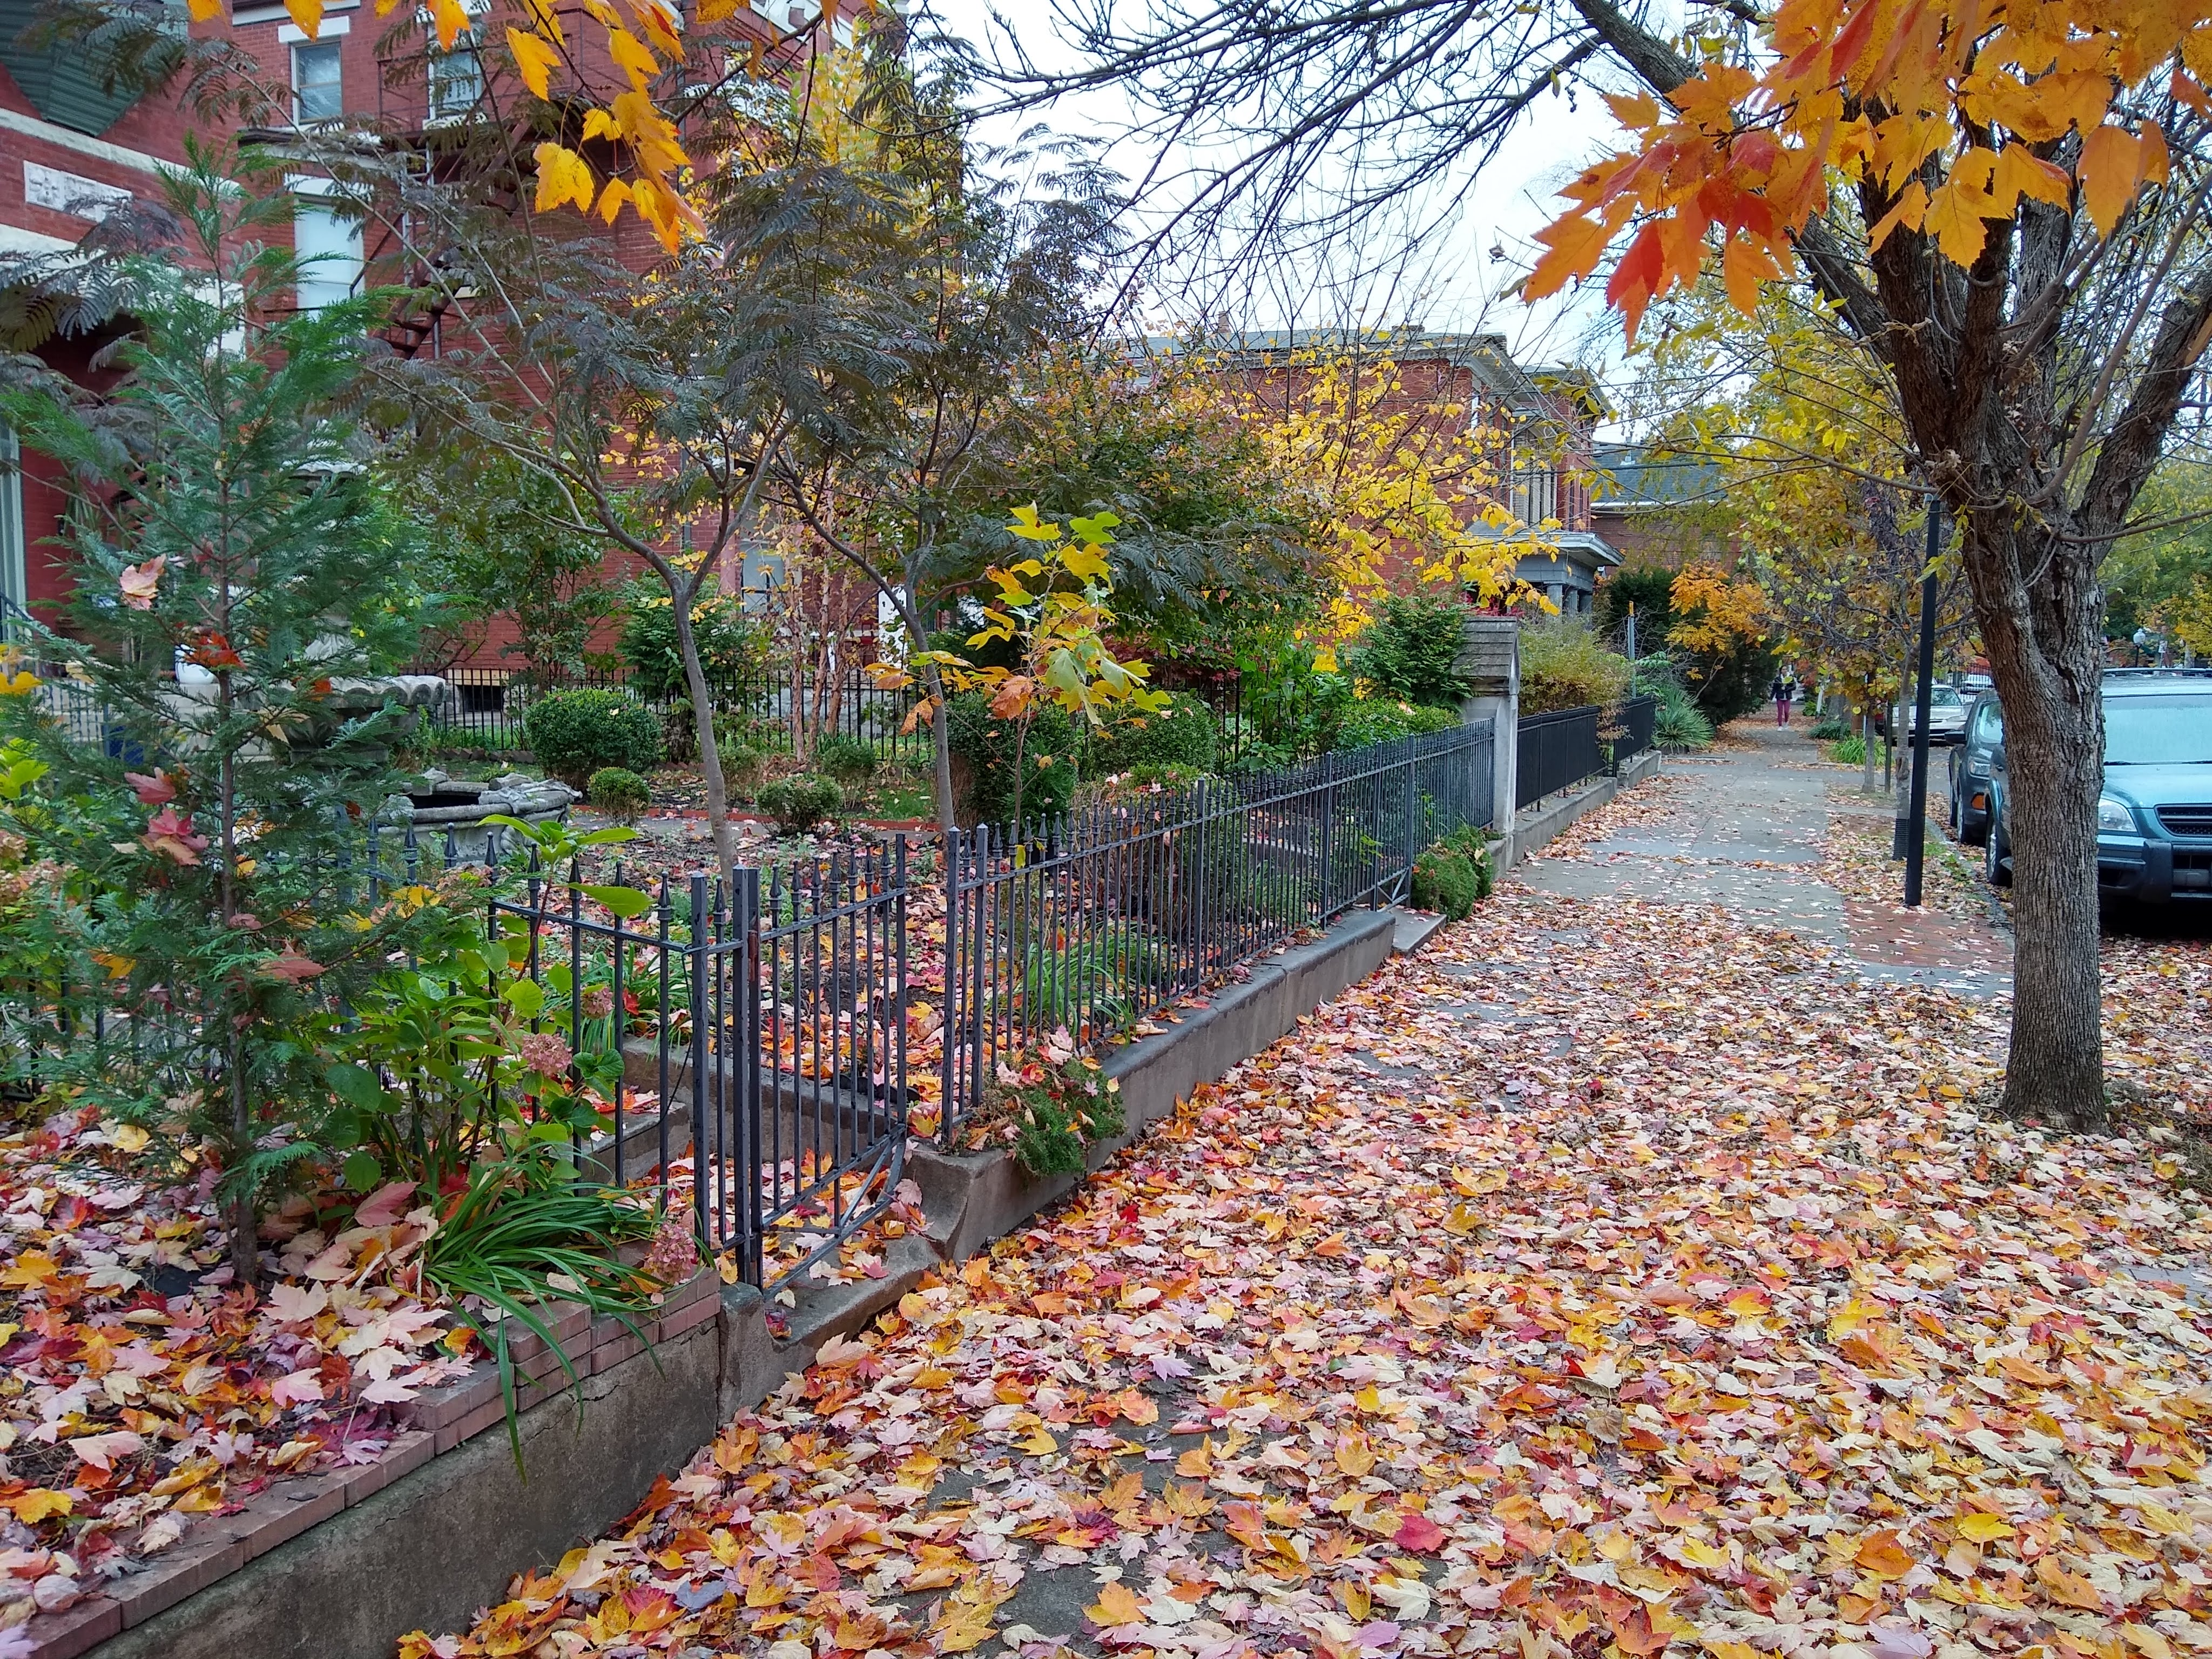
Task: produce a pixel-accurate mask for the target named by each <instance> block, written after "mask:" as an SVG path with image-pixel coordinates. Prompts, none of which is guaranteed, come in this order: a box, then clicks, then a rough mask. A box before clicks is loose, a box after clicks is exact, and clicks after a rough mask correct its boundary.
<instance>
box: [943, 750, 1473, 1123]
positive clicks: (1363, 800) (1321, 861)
mask: <svg viewBox="0 0 2212 1659" xmlns="http://www.w3.org/2000/svg"><path fill="white" fill-rule="evenodd" d="M1493 740H1494V739H1493V733H1492V727H1491V726H1490V723H1489V722H1487V721H1485V722H1482V723H1480V724H1479V725H1473V726H1461V727H1458V728H1455V729H1454V730H1452V731H1449V732H1436V733H1432V734H1431V735H1429V736H1426V737H1419V738H1404V739H1401V741H1399V742H1396V743H1389V744H1378V745H1376V746H1375V747H1373V748H1370V749H1364V750H1352V751H1350V752H1347V753H1342V754H1334V755H1328V756H1324V757H1322V758H1321V759H1319V760H1317V761H1315V762H1313V763H1310V764H1308V765H1305V766H1301V767H1297V768H1293V769H1288V770H1284V771H1278V772H1270V773H1261V774H1255V775H1248V776H1241V777H1231V778H1229V779H1226V780H1222V781H1211V782H1207V783H1204V784H1201V785H1200V786H1198V787H1194V788H1191V789H1187V790H1182V791H1175V792H1157V793H1134V794H1132V795H1130V796H1127V797H1126V798H1122V799H1110V800H1106V801H1102V802H1100V803H1098V804H1097V805H1093V806H1091V807H1090V808H1088V809H1086V810H1085V811H1081V812H1079V813H1077V814H1075V815H1073V816H1072V817H1066V818H1060V819H1057V820H1054V821H1053V822H1051V823H1045V824H1040V825H1032V826H1028V827H1025V828H1024V829H1021V830H1019V831H1018V832H1017V831H1013V830H995V829H990V828H988V827H984V828H979V829H974V830H969V831H963V832H959V833H957V834H955V835H954V836H951V837H950V838H949V848H948V852H947V854H946V858H945V950H944V976H943V979H942V981H941V982H940V983H939V984H938V985H936V986H933V987H931V988H933V989H934V990H935V991H937V993H938V994H939V995H940V996H941V998H942V1013H943V1018H944V1036H943V1052H942V1054H941V1057H940V1060H939V1078H938V1088H939V1102H940V1105H941V1109H942V1129H943V1133H944V1134H945V1137H946V1138H947V1140H948V1142H951V1141H952V1140H953V1139H955V1138H956V1137H957V1134H958V1133H959V1131H960V1129H961V1127H962V1125H963V1122H964V1121H966V1120H967V1119H969V1117H970V1116H972V1115H974V1114H975V1112H976V1111H977V1110H978V1109H980V1108H981V1106H983V1105H984V1104H985V1103H987V1099H988V1097H989V1095H990V1091H991V1089H992V1087H993V1085H994V1079H995V1078H996V1075H997V1066H998V1064H999V1062H1000V1060H1002V1059H1005V1058H1009V1057H1012V1056H1013V1055H1016V1054H1022V1053H1026V1052H1028V1051H1030V1050H1032V1049H1034V1048H1036V1046H1037V1045H1038V1044H1039V1043H1040V1042H1042V1041H1043V1040H1044V1039H1045V1038H1046V1037H1047V1036H1049V1035H1051V1034H1054V1033H1056V1032H1058V1031H1060V1030H1063V1029H1064V1030H1066V1033H1067V1035H1068V1037H1069V1039H1070V1040H1071V1041H1072V1042H1075V1043H1077V1044H1079V1045H1084V1046H1090V1045H1095V1044H1096V1043H1097V1042H1101V1041H1103V1039H1105V1038H1107V1037H1109V1036H1116V1035H1121V1034H1125V1033H1127V1031H1128V1030H1130V1029H1131V1028H1133V1026H1135V1025H1136V1024H1138V1022H1139V1021H1140V1020H1142V1019H1144V1018H1146V1017H1147V1016H1149V1015H1151V1014H1153V1013H1156V1012H1159V1011H1160V1010H1161V1009H1164V1008H1165V1007H1168V1006H1171V1005H1172V1004H1174V1003H1176V1002H1177V1001H1179V1000H1182V999H1183V998H1185V997H1187V996H1188V995H1190V994H1193V993H1194V992H1196V991H1199V990H1200V989H1202V988H1204V987H1206V986H1208V985H1210V984H1212V983H1214V982H1216V981H1218V980H1219V979H1220V978H1221V977H1222V976H1223V975H1225V974H1226V973H1228V972H1229V971H1230V970H1231V969H1234V968H1236V967H1237V966H1238V965H1240V964H1242V963H1247V962H1249V961H1251V960H1253V959H1255V958H1256V957H1261V956H1263V955H1265V954H1267V952H1268V951H1273V950H1276V949H1278V948H1279V947H1280V946H1282V945H1285V944H1286V943H1288V942H1289V941H1291V939H1295V938H1297V936H1298V935H1300V934H1301V933H1305V932H1307V931H1308V930H1310V929H1312V928H1315V927H1321V926H1323V925H1325V924H1326V923H1328V922H1329V921H1334V919H1335V918H1337V917H1338V916H1340V915H1344V914H1345V913H1346V911H1349V910H1352V909H1354V908H1358V907H1359V906H1362V905H1381V904H1387V903H1392V902H1398V901H1401V900H1402V899H1403V898H1405V897H1406V896H1407V889H1408V887H1409V885H1410V883H1411V879H1412V874H1413V862H1414V860H1416V859H1418V858H1419V856H1420V854H1421V853H1422V852H1423V851H1424V850H1425V848H1428V847H1429V846H1430V845H1431V843H1432V842H1435V841H1436V840H1437V839H1438V838H1439V837H1441V836H1445V835H1448V834H1449V833H1450V832H1451V831H1453V830H1454V829H1458V828H1460V827H1462V826H1481V825H1486V824H1488V823H1490V822H1491V820H1492V802H1491V799H1490V780H1491V760H1490V752H1491V745H1492V742H1493Z"/></svg>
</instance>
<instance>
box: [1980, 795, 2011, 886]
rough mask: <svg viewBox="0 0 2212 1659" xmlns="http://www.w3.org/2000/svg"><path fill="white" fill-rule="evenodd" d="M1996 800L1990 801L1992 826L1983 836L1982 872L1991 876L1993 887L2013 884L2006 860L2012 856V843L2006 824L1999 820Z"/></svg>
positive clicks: (1993, 798)
mask: <svg viewBox="0 0 2212 1659" xmlns="http://www.w3.org/2000/svg"><path fill="white" fill-rule="evenodd" d="M1996 806H1997V804H1996V799H1995V797H1992V798H1991V799H1990V827H1989V830H1988V832H1987V833H1986V834H1985V835H1984V836H1983V837H1982V873H1983V874H1984V875H1985V876H1987V877H1988V878H1990V886H1992V887H2009V886H2011V885H2012V871H2011V870H2010V869H2009V868H2008V867H2007V866H2006V864H2005V860H2007V859H2008V858H2010V857H2011V856H2012V843H2011V842H2010V841H2009V840H2008V838H2007V837H2006V836H2005V832H2004V825H2003V823H2002V822H2000V821H1999V819H1998V817H1997V812H1996Z"/></svg>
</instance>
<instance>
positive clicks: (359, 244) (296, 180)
mask: <svg viewBox="0 0 2212 1659" xmlns="http://www.w3.org/2000/svg"><path fill="white" fill-rule="evenodd" d="M285 183H286V184H287V185H289V187H290V189H291V191H292V195H293V197H295V201H296V203H297V204H298V205H297V206H295V209H294V219H293V246H294V248H295V251H296V250H297V247H298V243H299V228H298V226H299V219H298V215H299V214H300V213H301V211H308V212H314V211H320V212H322V213H323V214H324V215H325V216H326V217H328V218H330V219H331V220H333V221H337V215H335V214H332V213H331V212H330V211H329V210H328V209H326V208H325V209H317V208H316V207H315V206H314V205H313V204H316V203H319V202H332V201H339V200H343V197H344V194H345V192H344V190H343V187H342V186H340V185H338V184H337V181H336V180H334V179H319V178H314V177H313V176H310V175H307V174H302V173H294V174H293V175H292V176H291V177H290V178H289V179H286V180H285ZM345 223H347V224H348V225H349V228H350V230H351V231H352V243H353V249H352V255H353V277H352V280H351V281H350V282H349V283H347V284H346V292H345V294H344V295H343V296H341V297H343V298H348V299H349V298H351V297H352V296H353V295H354V294H355V293H356V291H357V290H358V289H359V288H360V285H361V280H362V273H363V271H364V270H366V269H367V266H368V257H367V252H366V249H365V247H364V243H365V242H366V240H367V238H366V237H365V236H364V234H363V231H364V227H363V225H362V222H360V221H359V220H352V221H346V222H345ZM334 268H335V262H334V261H332V260H331V259H328V258H325V260H324V261H323V263H322V264H321V265H320V266H319V270H321V271H328V270H333V269H334ZM307 280H308V281H309V282H311V283H331V278H330V277H328V276H321V275H319V274H317V273H314V272H310V273H308V274H307ZM293 300H294V302H295V304H296V305H298V306H299V307H300V309H301V310H302V311H320V310H321V309H322V308H323V307H324V306H325V305H329V304H331V303H333V301H329V300H324V301H319V302H317V303H316V304H314V305H309V304H308V303H307V297H306V292H305V289H295V291H294V294H293Z"/></svg>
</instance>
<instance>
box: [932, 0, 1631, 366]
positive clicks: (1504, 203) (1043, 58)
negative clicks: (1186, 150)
mask: <svg viewBox="0 0 2212 1659" xmlns="http://www.w3.org/2000/svg"><path fill="white" fill-rule="evenodd" d="M1127 3H1128V4H1129V5H1130V6H1131V7H1132V9H1141V8H1142V7H1143V5H1144V0H1127ZM996 9H997V10H998V11H999V12H1000V15H1002V16H1004V17H1006V18H1007V19H1008V20H1010V21H1011V22H1012V27H1014V29H1015V30H1016V32H1017V34H1018V38H1019V40H1020V41H1021V44H1022V46H1024V49H1025V50H1026V51H1027V52H1028V53H1029V54H1030V57H1031V58H1033V59H1035V60H1036V61H1037V62H1038V63H1040V64H1044V65H1048V66H1052V67H1060V66H1065V65H1067V64H1070V63H1071V62H1072V61H1073V60H1072V56H1071V54H1070V53H1069V52H1067V50H1066V47H1065V46H1064V45H1063V44H1062V43H1061V42H1060V41H1059V40H1056V39H1055V38H1054V33H1053V29H1052V25H1051V18H1050V15H1049V12H1048V8H1047V7H1046V6H1044V5H1043V4H1041V3H1038V0H1027V3H1024V0H997V7H996ZM933 10H934V11H935V13H936V15H937V16H938V17H939V19H940V20H941V21H943V22H944V23H945V25H946V26H947V27H950V28H951V29H952V30H954V31H956V32H957V33H963V34H965V35H967V36H968V37H969V38H970V39H971V40H972V39H978V38H981V36H982V35H983V34H984V33H985V32H986V30H987V27H988V26H989V21H990V15H991V12H992V10H993V3H992V0H933ZM1046 119H1048V121H1049V122H1050V123H1051V124H1052V125H1054V127H1055V128H1057V129H1059V130H1061V131H1070V132H1087V133H1092V134H1096V135H1098V136H1100V137H1109V138H1110V137H1112V135H1114V134H1115V133H1117V132H1119V131H1122V130H1124V129H1126V127H1127V125H1128V110H1127V106H1126V105H1125V104H1123V103H1122V102H1121V100H1119V99H1118V98H1116V97H1113V96H1110V95H1101V96H1097V97H1094V98H1090V99H1086V100H1084V102H1083V103H1082V104H1080V105H1079V106H1077V105H1062V106H1059V107H1058V108H1056V109H1054V110H1053V111H1051V112H1048V114H1047V116H1046ZM1012 130H1013V129H1012V125H1002V127H1001V128H1000V134H998V135H994V134H991V133H988V132H987V134H986V136H987V137H993V136H1001V135H1004V136H1010V135H1011V133H1012ZM1617 132H1618V129H1617V128H1616V127H1615V125H1614V124H1613V119H1612V117H1611V115H1610V114H1609V113H1608V112H1607V110H1606V108H1605V106H1604V105H1603V104H1602V103H1601V101H1599V100H1597V99H1595V98H1594V97H1591V96H1589V95H1587V94H1585V95H1584V96H1583V97H1582V98H1581V99H1580V100H1578V104H1577V106H1576V107H1572V108H1571V107H1570V106H1569V105H1568V102H1567V100H1565V99H1564V98H1547V99H1543V100H1540V101H1539V103H1538V104H1537V105H1536V106H1534V108H1533V109H1532V110H1531V111H1530V112H1529V114H1528V116H1527V117H1525V118H1523V120H1522V123H1521V125H1519V126H1518V127H1517V128H1516V130H1515V131H1514V132H1513V133H1512V134H1511V136H1510V137H1509V139H1508V140H1507V142H1506V144H1505V145H1504V149H1503V150H1502V152H1501V153H1500V155H1498V157H1497V159H1496V160H1495V161H1493V162H1492V165H1491V166H1490V167H1488V168H1487V169H1486V172H1485V173H1484V174H1483V175H1482V176H1481V177H1480V179H1479V180H1478V181H1477V183H1476V185H1475V188H1474V190H1473V191H1471V192H1470V193H1469V195H1468V199H1467V200H1466V202H1465V203H1464V204H1462V205H1461V206H1460V207H1459V208H1457V209H1456V210H1455V211H1453V212H1452V213H1451V214H1450V215H1449V217H1448V218H1447V219H1446V221H1445V223H1444V226H1443V229H1442V230H1441V231H1440V232H1439V233H1438V234H1437V235H1435V236H1434V237H1432V238H1431V239H1430V240H1428V242H1427V243H1426V244H1425V245H1424V246H1421V247H1419V248H1418V249H1412V248H1404V247H1386V248H1381V249H1378V248H1377V247H1376V246H1373V245H1372V244H1371V243H1370V246H1365V247H1364V248H1363V249H1362V250H1361V252H1362V254H1363V257H1364V258H1366V259H1368V260H1370V261H1374V262H1376V263H1382V264H1390V265H1392V266H1393V267H1394V270H1393V273H1392V275H1390V276H1388V277H1385V278H1381V279H1376V280H1370V281H1368V282H1366V283H1362V284H1360V285H1359V286H1358V290H1357V291H1356V292H1354V293H1349V294H1347V293H1346V292H1344V291H1341V290H1333V291H1329V292H1326V293H1322V294H1316V288H1317V286H1319V284H1317V283H1316V275H1317V273H1316V271H1313V270H1299V271H1297V272H1296V273H1294V274H1293V276H1292V278H1291V281H1289V282H1287V283H1284V284H1282V285H1281V286H1279V287H1276V288H1273V289H1270V288H1269V287H1267V286H1265V285H1252V286H1249V287H1240V288H1239V289H1238V290H1237V293H1235V294H1234V295H1227V296H1218V295H1208V299H1209V301H1212V302H1213V304H1216V305H1222V304H1226V305H1234V306H1235V307H1237V309H1240V310H1242V311H1243V313H1245V314H1243V315H1242V316H1238V317H1236V318H1234V319H1232V320H1233V321H1234V322H1236V323H1237V325H1241V326H1247V327H1262V328H1272V327H1281V326H1284V325H1290V324H1297V325H1313V324H1316V323H1337V322H1342V321H1344V320H1346V317H1347V314H1349V315H1356V316H1357V317H1358V319H1360V320H1362V321H1364V322H1365V323H1367V324H1370V325H1376V324H1400V323H1417V324H1419V325H1423V326H1425V327H1427V328H1430V329H1432V330H1439V331H1444V330H1451V331H1460V330H1474V329H1487V330H1490V331H1495V332H1498V333H1502V334H1504V336H1505V337H1506V339H1507V341H1508V343H1509V344H1510V345H1511V346H1512V347H1513V348H1514V349H1515V352H1516V356H1520V357H1521V358H1522V360H1523V361H1528V362H1538V361H1547V360H1548V361H1559V360H1571V359H1579V360H1582V361H1584V362H1591V363H1593V364H1594V365H1595V366H1600V367H1604V368H1611V367H1612V366H1613V365H1614V364H1615V363H1616V362H1617V360H1618V357H1619V354H1620V340H1619V335H1618V331H1617V330H1614V329H1611V328H1609V327H1608V326H1607V325H1606V323H1605V322H1604V321H1603V320H1602V319H1601V316H1600V313H1599V311H1598V308H1597V307H1595V306H1593V305H1592V304H1591V303H1590V302H1589V301H1588V300H1583V301H1574V300H1572V299H1570V300H1568V301H1565V303H1560V304H1552V305H1547V306H1542V307H1533V308H1532V307H1528V306H1526V305H1524V304H1523V303H1522V301H1520V300H1519V299H1518V298H1517V297H1516V296H1514V295H1510V294H1504V293H1503V292H1502V291H1503V290H1504V289H1505V287H1506V286H1507V285H1508V284H1509V283H1511V282H1512V281H1513V280H1514V279H1515V278H1516V276H1518V275H1519V274H1520V273H1521V272H1522V271H1524V270H1526V269H1527V268H1528V264H1529V263H1531V262H1532V261H1533V259H1534V251H1535V249H1534V240H1533V239H1534V234H1535V233H1536V232H1537V231H1538V230H1540V229H1541V228H1543V226H1544V225H1546V224H1547V223H1548V222H1550V221H1551V220H1552V219H1553V217H1554V216H1556V213H1557V211H1558V210H1557V208H1556V206H1555V205H1553V204H1554V201H1555V198H1556V191H1557V189H1558V187H1559V185H1561V184H1563V183H1565V181H1566V180H1567V179H1570V178H1571V177H1572V176H1573V175H1574V174H1575V173H1577V171H1579V170H1580V168H1581V167H1583V165H1585V164H1586V163H1587V162H1588V161H1589V160H1591V159H1592V158H1593V157H1594V156H1595V155H1598V154H1600V153H1601V152H1602V151H1603V150H1605V149H1607V148H1608V147H1609V146H1608V144H1607V140H1608V139H1609V138H1611V137H1614V136H1615V135H1616V134H1617ZM1107 156H1108V159H1109V164H1110V165H1112V166H1113V167H1115V169H1116V170H1117V171H1119V172H1121V173H1123V174H1124V175H1125V176H1129V177H1135V176H1137V175H1138V174H1139V173H1141V172H1142V171H1143V170H1144V168H1145V167H1146V165H1148V164H1149V163H1150V161H1152V155H1150V153H1149V152H1148V151H1146V150H1144V149H1140V148H1139V147H1138V146H1137V145H1136V144H1135V143H1131V142H1129V141H1127V140H1123V141H1121V142H1120V143H1109V148H1108V150H1107ZM1499 249H1502V250H1504V253H1505V256H1506V257H1505V258H1503V259H1499V258H1493V257H1492V252H1493V250H1499ZM1378 254H1381V255H1383V256H1385V257H1383V258H1379V259H1378V258H1377V256H1378ZM1285 290H1289V291H1288V292H1286V291H1285ZM1159 309H1160V311H1161V313H1162V314H1161V315H1159V316H1158V317H1157V318H1154V317H1152V316H1151V315H1150V314H1149V310H1148V320H1158V321H1162V322H1165V321H1169V320H1170V317H1169V316H1168V315H1167V314H1166V313H1168V312H1170V311H1171V310H1172V309H1174V307H1167V306H1163V307H1159Z"/></svg>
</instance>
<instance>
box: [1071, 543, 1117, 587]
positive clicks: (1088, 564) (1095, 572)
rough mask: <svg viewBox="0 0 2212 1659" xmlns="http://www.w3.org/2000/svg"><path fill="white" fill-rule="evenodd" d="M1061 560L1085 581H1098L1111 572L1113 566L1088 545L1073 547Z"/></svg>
mask: <svg viewBox="0 0 2212 1659" xmlns="http://www.w3.org/2000/svg"><path fill="white" fill-rule="evenodd" d="M1061 562H1063V563H1064V564H1066V566H1067V568H1068V570H1069V571H1070V572H1071V573H1072V574H1075V575H1078V576H1080V577H1082V578H1083V579H1084V580H1085V581H1097V580H1101V579H1103V577H1105V576H1106V575H1108V574H1110V573H1111V570H1112V567H1111V566H1109V564H1108V563H1107V562H1106V561H1105V560H1103V558H1101V557H1099V556H1098V555H1097V553H1095V552H1093V551H1092V550H1091V549H1089V548H1087V547H1071V548H1069V549H1068V550H1067V551H1066V554H1065V555H1063V556H1062V559H1061Z"/></svg>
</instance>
